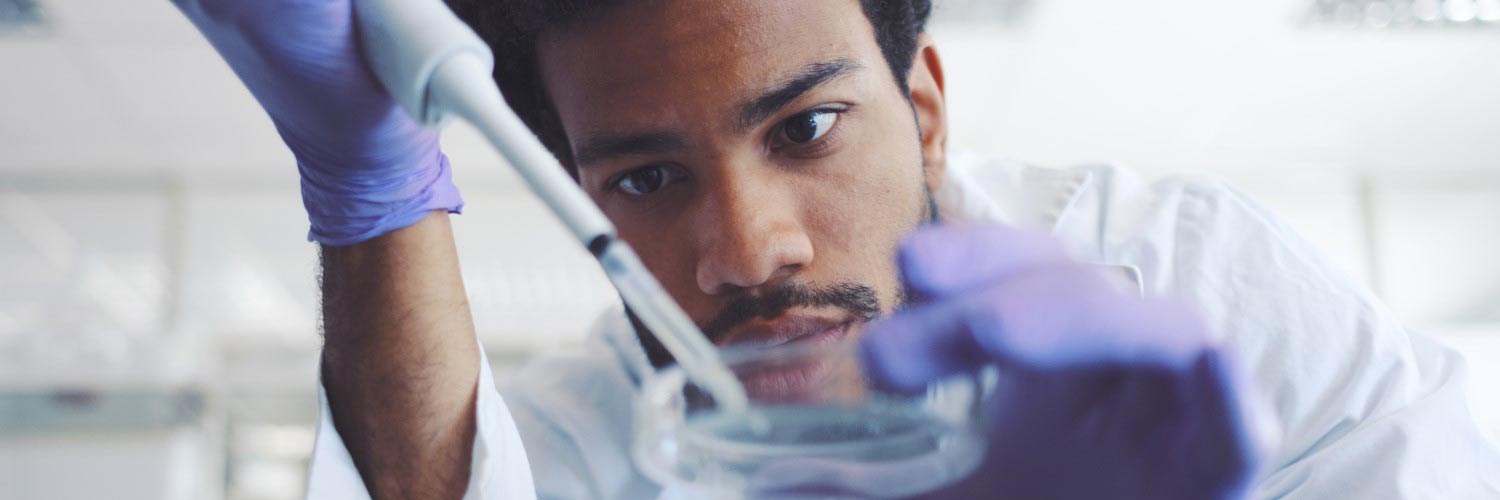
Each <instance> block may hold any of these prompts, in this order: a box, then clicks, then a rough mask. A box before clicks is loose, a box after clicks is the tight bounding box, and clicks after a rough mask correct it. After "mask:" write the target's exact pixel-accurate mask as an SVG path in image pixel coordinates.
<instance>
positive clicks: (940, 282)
mask: <svg viewBox="0 0 1500 500" xmlns="http://www.w3.org/2000/svg"><path fill="white" fill-rule="evenodd" d="M1065 262H1068V256H1067V253H1066V252H1064V250H1063V247H1062V244H1061V243H1060V242H1058V241H1057V239H1056V238H1054V237H1052V235H1049V234H1047V233H1043V232H1039V231H1029V230H1023V229H1017V228H1013V227H1009V226H1004V225H1000V224H958V225H945V226H935V227H930V228H924V229H921V230H919V231H917V232H915V233H913V234H912V235H910V236H908V237H907V238H906V239H905V240H903V242H902V244H901V247H900V251H899V253H898V255H897V265H898V266H899V267H900V269H901V273H902V277H903V278H904V279H905V280H906V284H907V286H908V287H909V288H910V289H911V291H913V292H915V293H916V294H917V295H918V296H919V298H922V299H931V298H940V297H946V296H952V295H956V294H959V293H962V292H965V291H969V290H973V289H976V288H980V287H983V286H985V285H988V284H989V283H991V282H993V281H997V280H1000V279H1004V278H1005V277H1006V276H1009V275H1011V274H1014V273H1016V272H1019V271H1021V270H1024V269H1027V268H1030V267H1034V266H1041V265H1054V264H1061V263H1065Z"/></svg>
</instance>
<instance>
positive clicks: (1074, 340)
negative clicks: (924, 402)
mask: <svg viewBox="0 0 1500 500" xmlns="http://www.w3.org/2000/svg"><path fill="white" fill-rule="evenodd" d="M899 265H900V268H901V271H902V273H903V276H904V277H905V279H906V281H907V284H908V286H909V287H910V288H911V290H912V291H913V292H914V294H915V295H916V297H917V300H916V302H915V304H914V305H913V306H912V307H911V308H909V309H907V310H904V311H901V312H898V313H897V314H895V315H893V316H891V317H890V318H888V319H886V320H884V321H881V322H879V323H876V324H874V325H872V326H871V328H870V330H869V332H868V334H867V335H866V337H865V338H864V340H863V343H862V354H863V356H864V361H865V365H866V366H865V367H866V371H867V373H868V374H869V375H870V377H871V378H872V380H873V381H875V382H876V383H879V384H883V385H886V386H888V387H891V388H895V389H898V390H917V389H920V388H922V387H924V386H925V384H926V383H928V382H929V381H932V380H935V379H938V378H941V377H943V376H946V375H951V374H954V373H959V372H972V371H975V370H978V369H979V368H981V367H983V366H987V365H989V366H996V367H998V368H999V370H1000V374H1001V377H1000V384H999V386H998V388H997V390H996V391H995V394H994V396H993V398H992V399H991V400H990V401H989V406H988V410H989V411H988V412H987V413H986V418H987V419H988V433H989V438H988V439H989V446H988V451H987V455H986V456H985V458H984V461H983V463H982V464H981V465H980V466H979V468H978V469H977V470H976V471H975V472H974V473H973V474H971V475H970V476H969V477H968V478H966V479H964V480H963V481H961V482H959V483H957V484H955V485H954V486H953V487H952V488H950V489H947V490H944V491H941V492H937V493H934V494H932V495H930V496H931V497H935V498H993V497H997V496H999V497H1004V498H1080V499H1083V498H1112V499H1158V500H1159V499H1229V498H1240V497H1242V496H1244V495H1245V494H1246V492H1247V490H1248V488H1249V483H1250V480H1251V478H1252V475H1253V473H1254V470H1253V469H1254V468H1255V465H1256V464H1257V462H1258V453H1259V450H1258V447H1257V446H1256V443H1255V441H1254V440H1253V439H1252V438H1251V437H1252V433H1251V430H1250V426H1249V424H1250V422H1249V419H1248V417H1247V411H1246V404H1245V402H1244V401H1242V400H1241V398H1243V397H1244V394H1245V393H1246V392H1247V391H1245V390H1244V389H1243V388H1242V385H1243V384H1241V383H1239V380H1240V378H1239V377H1238V375H1236V373H1237V372H1236V370H1234V369H1233V367H1232V366H1231V365H1230V363H1229V359H1227V357H1226V353H1224V352H1223V351H1221V350H1220V349H1219V348H1217V347H1215V346H1213V345H1211V344H1210V343H1209V340H1208V337H1207V334H1206V330H1205V327H1204V325H1203V324H1202V322H1201V321H1200V320H1199V319H1198V318H1197V316H1196V315H1195V314H1194V313H1193V311H1192V310H1191V309H1190V308H1189V307H1188V306H1187V305H1185V304H1183V303H1181V302H1177V301H1170V300H1162V299H1143V298H1139V297H1136V296H1134V295H1133V294H1129V293H1125V292H1122V291H1117V289H1116V288H1115V287H1112V286H1111V284H1110V283H1109V282H1108V280H1107V279H1106V277H1105V276H1104V275H1102V274H1100V272H1099V271H1098V270H1097V269H1096V268H1094V267H1092V266H1088V265H1086V264H1081V263H1077V262H1074V261H1071V260H1070V259H1068V257H1067V256H1066V255H1065V253H1064V251H1063V249H1062V247H1061V245H1060V244H1059V243H1058V242H1057V241H1056V240H1054V239H1053V238H1052V237H1050V236H1048V235H1045V234H1040V233H1033V232H1026V231H1020V230H1015V229H1010V228H1006V227H1001V226H995V225H968V226H948V227H938V228H932V229H926V230H923V231H920V232H918V233H917V234H915V235H913V236H911V237H910V238H908V240H907V241H906V242H905V244H904V245H903V247H902V249H901V252H900V258H899Z"/></svg>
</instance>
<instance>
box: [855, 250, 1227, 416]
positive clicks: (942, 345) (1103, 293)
mask: <svg viewBox="0 0 1500 500" xmlns="http://www.w3.org/2000/svg"><path fill="white" fill-rule="evenodd" d="M1204 332H1205V329H1204V328H1203V326H1202V325H1201V322H1200V321H1199V320H1198V319H1197V316H1196V315H1195V314H1194V313H1193V312H1192V311H1191V310H1189V309H1188V308H1187V307H1186V305H1184V304H1181V303H1178V302H1174V301H1166V300H1154V299H1139V298H1134V297H1130V296H1127V295H1123V294H1120V293H1118V292H1115V291H1114V290H1113V289H1111V288H1110V287H1109V286H1108V284H1107V283H1106V282H1105V281H1104V278H1103V277H1101V276H1099V275H1098V274H1097V271H1096V270H1094V269H1091V268H1088V267H1087V266H1082V265H1064V266H1056V267H1050V268H1041V269H1032V270H1029V271H1025V272H1022V273H1020V274H1018V275H1016V276H1013V277H1011V278H1010V279H1007V280H1004V281H1002V282H1000V283H998V284H995V285H992V286H991V287H990V288H987V289H984V290H982V291H979V292H977V293H972V294H969V295H966V296H963V297H956V298H952V299H949V300H945V301H939V302H936V303H933V304H926V305H923V306H918V307H915V308H912V309H909V310H906V311H902V312H899V313H897V314H895V315H892V316H891V317H890V318H887V319H885V320H882V321H880V322H877V323H875V324H872V325H871V326H870V329H869V330H868V332H867V334H866V335H865V338H864V339H863V342H862V346H861V354H862V356H863V358H864V359H863V361H864V362H865V370H866V373H867V375H868V376H869V377H870V378H871V380H872V381H874V382H876V383H879V384H883V385H885V386H886V387H889V388H892V389H897V390H918V389H920V388H922V387H924V386H925V385H926V384H927V383H928V382H931V381H933V380H936V379H940V378H942V377H946V376H949V375H952V374H954V373H959V372H966V371H972V370H974V369H976V368H978V367H979V366H982V365H984V364H986V363H996V364H1000V365H1002V366H1005V365H1010V366H1015V367H1019V368H1024V369H1035V370H1049V369H1068V368H1072V367H1080V366H1088V365H1139V366H1148V365H1152V366H1159V367H1162V368H1166V369H1170V370H1175V371H1183V370H1186V368H1187V367H1188V366H1189V365H1190V364H1191V362H1192V360H1193V359H1195V357H1196V356H1197V355H1198V353H1199V352H1200V351H1201V350H1202V349H1204V348H1205V347H1206V336H1205V334H1204Z"/></svg>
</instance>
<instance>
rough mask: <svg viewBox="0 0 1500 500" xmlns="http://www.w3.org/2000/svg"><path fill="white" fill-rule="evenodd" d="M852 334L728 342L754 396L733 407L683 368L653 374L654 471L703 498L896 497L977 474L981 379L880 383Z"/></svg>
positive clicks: (643, 401) (644, 411)
mask: <svg viewBox="0 0 1500 500" xmlns="http://www.w3.org/2000/svg"><path fill="white" fill-rule="evenodd" d="M855 349H856V345H855V342H854V341H852V340H844V341H839V342H832V343H821V344H820V343H812V342H801V343H790V344H783V345H779V346H771V347H764V346H747V347H730V348H726V349H723V350H721V351H720V356H721V357H722V358H723V359H724V361H725V364H727V365H728V366H729V368H730V370H731V371H733V372H734V374H735V375H736V377H738V378H739V379H740V381H741V383H742V384H744V386H745V390H746V393H747V394H748V396H749V399H750V406H749V408H748V409H746V410H745V411H727V410H726V409H724V408H721V407H720V406H719V405H717V404H716V402H715V401H714V400H713V398H712V397H711V396H710V395H709V394H708V393H707V392H705V391H703V390H702V389H701V388H699V387H697V386H696V385H695V384H694V383H692V382H691V381H689V380H687V377H686V376H685V374H684V373H683V372H682V370H681V369H680V368H678V367H676V366H669V367H667V368H665V369H662V370H660V371H658V372H656V373H655V374H654V375H653V376H650V377H646V380H643V381H642V386H641V397H640V400H638V401H637V404H636V413H637V415H636V417H637V418H636V432H635V436H634V445H633V446H634V450H633V451H634V454H635V460H636V462H637V464H638V465H639V466H640V468H641V470H642V471H643V472H645V473H646V475H647V476H648V477H651V478H652V479H653V480H655V481H657V482H659V483H661V484H663V485H669V486H670V487H672V488H674V489H675V490H677V491H682V492H689V493H692V494H694V495H695V496H701V497H715V498H718V497H745V496H755V497H778V498H796V497H802V496H809V497H817V498H824V497H828V496H837V497H840V498H847V497H855V498H860V497H863V498H891V497H903V496H911V495H916V494H920V493H924V492H928V491H933V490H935V489H938V488H941V487H943V486H946V485H948V484H951V483H953V482H955V481H957V480H958V479H961V478H963V477H964V476H966V475H968V473H970V472H971V471H972V470H973V469H974V467H975V466H977V465H978V463H979V461H980V459H982V458H983V455H984V448H985V439H984V436H983V435H982V431H981V429H982V427H981V426H980V425H979V424H978V422H979V421H980V420H979V416H978V415H979V409H980V407H981V405H980V403H981V399H982V390H981V384H979V382H978V380H977V379H976V378H975V377H973V376H956V377H952V378H948V379H945V380H941V381H939V382H936V383H933V384H931V385H929V386H928V387H927V388H926V390H925V391H921V392H919V393H916V394H898V393H891V392H886V391H882V390H880V389H878V388H875V387H873V386H872V385H871V384H870V383H869V382H868V380H866V379H865V378H864V376H863V375H862V373H861V371H860V367H859V364H858V360H857V359H858V358H857V357H856V355H855V352H856V351H855Z"/></svg>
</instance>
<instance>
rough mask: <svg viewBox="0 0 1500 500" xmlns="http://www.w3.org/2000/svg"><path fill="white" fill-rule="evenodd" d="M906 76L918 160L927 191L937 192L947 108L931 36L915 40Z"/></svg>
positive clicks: (945, 148) (943, 166)
mask: <svg viewBox="0 0 1500 500" xmlns="http://www.w3.org/2000/svg"><path fill="white" fill-rule="evenodd" d="M914 59H915V60H913V61H912V65H911V72H910V73H909V74H908V75H907V88H909V89H910V90H911V103H912V107H913V108H915V110H916V113H917V128H918V130H921V131H922V158H923V160H924V162H925V163H924V165H923V166H924V167H925V168H924V171H925V175H926V179H927V187H928V188H929V189H931V190H932V191H933V192H937V190H938V187H939V186H940V185H941V184H942V182H943V173H944V172H945V171H946V170H947V168H948V108H947V101H946V97H945V95H944V90H943V63H942V61H941V60H939V59H938V53H937V47H936V46H935V45H933V41H932V36H931V35H928V34H925V33H924V34H922V35H921V36H919V37H917V52H916V54H915V57H914Z"/></svg>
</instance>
